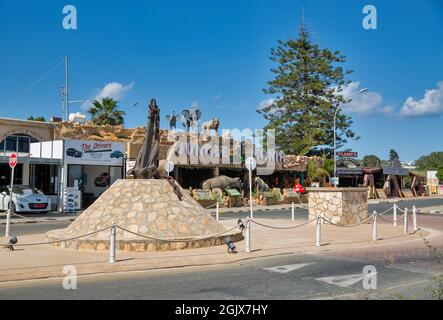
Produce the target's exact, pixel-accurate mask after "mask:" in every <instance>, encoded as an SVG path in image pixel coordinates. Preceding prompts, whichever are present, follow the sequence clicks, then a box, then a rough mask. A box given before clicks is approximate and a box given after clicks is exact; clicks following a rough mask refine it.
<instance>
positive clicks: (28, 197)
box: [0, 185, 51, 212]
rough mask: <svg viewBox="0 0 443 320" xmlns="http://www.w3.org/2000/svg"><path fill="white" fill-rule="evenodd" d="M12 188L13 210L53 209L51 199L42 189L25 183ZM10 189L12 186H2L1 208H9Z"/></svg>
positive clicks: (38, 210)
mask: <svg viewBox="0 0 443 320" xmlns="http://www.w3.org/2000/svg"><path fill="white" fill-rule="evenodd" d="M12 189H13V192H12V204H11V211H12V212H48V211H51V199H49V198H48V197H47V196H45V195H44V194H43V193H42V192H41V191H39V190H37V189H35V188H32V187H30V186H24V185H15V186H13V188H12ZM10 191H11V187H10V186H3V187H0V210H5V211H6V210H8V207H9V199H10V197H9V196H10V193H11V192H10Z"/></svg>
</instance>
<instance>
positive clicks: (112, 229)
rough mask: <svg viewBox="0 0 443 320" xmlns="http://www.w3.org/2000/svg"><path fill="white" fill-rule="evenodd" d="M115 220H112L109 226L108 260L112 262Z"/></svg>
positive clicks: (113, 259) (113, 258)
mask: <svg viewBox="0 0 443 320" xmlns="http://www.w3.org/2000/svg"><path fill="white" fill-rule="evenodd" d="M115 231H116V230H115V222H114V221H113V222H112V226H111V239H110V241H109V262H110V263H114V262H115V236H116V232H115Z"/></svg>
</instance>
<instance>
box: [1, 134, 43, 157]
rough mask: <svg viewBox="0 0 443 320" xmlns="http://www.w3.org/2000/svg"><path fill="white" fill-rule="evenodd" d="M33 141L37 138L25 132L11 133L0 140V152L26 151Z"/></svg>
mask: <svg viewBox="0 0 443 320" xmlns="http://www.w3.org/2000/svg"><path fill="white" fill-rule="evenodd" d="M33 142H38V140H37V139H36V138H34V137H32V136H30V135H27V134H13V135H10V136H8V137H6V139H4V140H3V141H1V142H0V152H23V153H28V152H29V148H30V145H31V143H33Z"/></svg>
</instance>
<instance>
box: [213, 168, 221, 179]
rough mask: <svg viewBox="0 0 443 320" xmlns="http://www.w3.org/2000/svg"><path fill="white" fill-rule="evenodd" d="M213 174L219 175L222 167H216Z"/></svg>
mask: <svg viewBox="0 0 443 320" xmlns="http://www.w3.org/2000/svg"><path fill="white" fill-rule="evenodd" d="M212 174H213V175H214V177H218V176H219V175H220V168H219V167H215V168H214V171H213V172H212Z"/></svg>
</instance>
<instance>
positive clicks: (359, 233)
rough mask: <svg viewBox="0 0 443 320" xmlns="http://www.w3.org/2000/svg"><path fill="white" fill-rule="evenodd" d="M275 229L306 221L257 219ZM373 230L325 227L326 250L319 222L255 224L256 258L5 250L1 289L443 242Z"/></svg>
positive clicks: (28, 239) (199, 252)
mask: <svg viewBox="0 0 443 320" xmlns="http://www.w3.org/2000/svg"><path fill="white" fill-rule="evenodd" d="M254 220H255V221H257V222H260V223H262V224H266V225H270V226H273V227H288V226H295V225H298V224H301V223H303V222H306V221H295V222H291V221H288V220H274V219H254ZM222 223H223V224H224V225H225V227H226V228H231V227H233V226H235V225H236V219H227V220H223V221H222ZM371 232H372V225H371V224H363V225H360V226H358V227H353V228H341V227H335V226H331V225H322V232H321V234H322V247H315V234H316V232H315V223H314V222H313V223H310V224H308V225H304V226H302V227H299V228H297V229H284V230H277V229H270V228H265V227H262V226H259V225H257V224H252V225H251V235H252V241H251V247H252V252H251V253H245V252H244V247H245V241H244V240H243V241H241V242H238V243H236V246H237V249H238V251H239V253H238V254H227V253H226V246H217V247H209V248H199V249H187V250H181V251H168V252H139V253H134V252H124V251H117V263H108V259H109V253H108V252H101V251H89V250H80V251H77V250H69V249H61V248H54V247H51V246H49V245H36V246H25V247H16V251H8V250H6V249H1V250H0V285H2V286H7V285H8V283H9V285H11V282H14V281H21V280H32V279H47V278H61V277H63V276H65V274H64V273H63V268H64V267H65V266H67V265H73V266H75V267H76V270H77V274H78V275H91V274H108V273H115V272H128V271H137V270H159V269H171V268H184V267H201V266H225V265H227V264H232V263H240V262H241V261H242V260H246V259H251V258H259V257H266V256H275V255H283V254H293V253H297V254H303V253H304V254H306V253H308V254H322V253H331V252H335V251H340V250H347V249H352V248H353V249H356V248H380V247H383V246H392V245H394V246H396V245H398V244H400V243H402V244H406V243H414V242H416V241H422V239H421V237H422V235H424V236H426V237H427V238H433V237H440V236H441V233H440V232H439V231H434V230H421V231H419V232H418V233H416V234H410V235H407V236H403V228H402V227H401V226H399V227H393V226H391V225H388V224H379V225H378V235H379V239H380V240H378V241H376V242H374V241H372V240H371V234H372V233H371ZM40 241H44V235H43V234H38V235H29V236H22V237H20V238H19V244H20V243H21V244H24V243H35V242H40Z"/></svg>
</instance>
